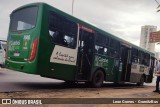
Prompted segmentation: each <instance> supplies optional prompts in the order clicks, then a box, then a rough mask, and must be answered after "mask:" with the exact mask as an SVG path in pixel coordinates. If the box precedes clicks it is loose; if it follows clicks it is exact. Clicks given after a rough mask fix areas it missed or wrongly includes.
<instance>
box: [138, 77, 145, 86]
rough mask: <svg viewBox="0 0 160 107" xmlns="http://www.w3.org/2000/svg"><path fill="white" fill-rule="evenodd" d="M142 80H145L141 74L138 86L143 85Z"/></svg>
mask: <svg viewBox="0 0 160 107" xmlns="http://www.w3.org/2000/svg"><path fill="white" fill-rule="evenodd" d="M144 82H145V76H144V75H142V76H141V78H140V81H139V82H138V83H137V85H138V86H143V85H144Z"/></svg>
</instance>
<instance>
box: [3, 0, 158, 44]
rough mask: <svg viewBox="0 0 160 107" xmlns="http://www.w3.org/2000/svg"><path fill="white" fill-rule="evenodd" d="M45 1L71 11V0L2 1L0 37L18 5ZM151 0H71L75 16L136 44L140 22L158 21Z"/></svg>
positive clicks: (6, 29)
mask: <svg viewBox="0 0 160 107" xmlns="http://www.w3.org/2000/svg"><path fill="white" fill-rule="evenodd" d="M32 2H46V3H48V4H50V5H52V6H54V7H56V8H58V9H60V10H62V11H65V12H67V13H69V14H71V11H72V10H71V9H72V0H5V1H1V3H0V12H1V14H0V28H1V30H0V39H6V37H7V32H8V27H9V14H10V13H11V11H12V10H14V9H16V8H17V7H19V6H22V5H25V4H28V3H32ZM156 7H157V4H156V3H155V2H154V0H111V1H109V0H74V16H75V17H78V18H80V19H82V20H84V21H87V22H90V23H91V24H93V25H95V26H97V27H100V28H101V29H103V30H106V31H107V32H109V33H112V34H114V35H116V36H118V37H120V38H125V40H127V41H129V42H132V41H134V42H133V43H134V44H136V45H139V38H140V30H141V26H143V25H155V26H159V24H160V21H159V19H160V13H156Z"/></svg>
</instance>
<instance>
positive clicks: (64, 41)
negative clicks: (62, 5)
mask: <svg viewBox="0 0 160 107" xmlns="http://www.w3.org/2000/svg"><path fill="white" fill-rule="evenodd" d="M77 31H78V26H77V24H76V23H74V22H72V21H70V20H68V19H66V18H64V17H63V16H61V15H58V14H56V13H54V12H49V35H50V39H51V42H52V43H54V44H58V45H61V46H64V47H68V48H75V47H76V42H77V39H76V38H77Z"/></svg>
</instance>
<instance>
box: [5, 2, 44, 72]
mask: <svg viewBox="0 0 160 107" xmlns="http://www.w3.org/2000/svg"><path fill="white" fill-rule="evenodd" d="M39 10H40V5H38V4H32V5H27V6H23V7H21V8H18V9H16V10H15V11H13V12H12V13H11V15H10V27H9V33H8V38H7V52H6V62H5V64H6V68H8V69H12V70H16V71H21V72H25V73H31V74H37V69H36V66H37V51H38V43H39V35H40V26H41V23H40V22H41V21H40V20H41V17H40V16H41V14H40V12H39Z"/></svg>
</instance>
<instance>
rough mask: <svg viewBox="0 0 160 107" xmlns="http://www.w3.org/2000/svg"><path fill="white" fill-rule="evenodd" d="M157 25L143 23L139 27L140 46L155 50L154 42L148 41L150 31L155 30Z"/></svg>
mask: <svg viewBox="0 0 160 107" xmlns="http://www.w3.org/2000/svg"><path fill="white" fill-rule="evenodd" d="M156 31H157V26H151V25H145V26H142V27H141V38H140V47H141V48H144V49H146V50H148V51H150V52H155V43H149V36H150V32H156Z"/></svg>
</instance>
